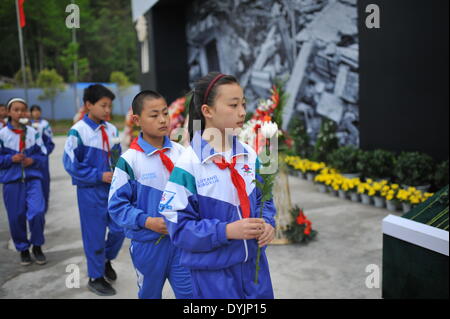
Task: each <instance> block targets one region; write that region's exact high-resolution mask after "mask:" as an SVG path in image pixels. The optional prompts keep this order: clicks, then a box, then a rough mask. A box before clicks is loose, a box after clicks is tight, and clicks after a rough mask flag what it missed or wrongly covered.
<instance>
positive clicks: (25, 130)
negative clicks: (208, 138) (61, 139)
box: [0, 98, 54, 265]
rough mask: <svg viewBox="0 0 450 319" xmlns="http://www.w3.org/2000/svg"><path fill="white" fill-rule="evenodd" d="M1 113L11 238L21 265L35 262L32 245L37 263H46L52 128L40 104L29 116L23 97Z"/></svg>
mask: <svg viewBox="0 0 450 319" xmlns="http://www.w3.org/2000/svg"><path fill="white" fill-rule="evenodd" d="M5 115H7V118H6V117H5ZM0 116H1V118H0V127H1V128H0V184H3V200H4V203H5V208H6V211H7V215H8V222H9V229H10V233H11V238H12V240H13V242H14V245H15V248H16V250H17V251H19V252H20V260H21V264H22V265H30V264H31V263H32V262H33V259H32V257H31V254H30V251H29V249H30V247H31V246H32V252H33V256H34V258H35V261H36V263H37V264H40V265H43V264H45V263H46V262H47V260H46V257H45V255H44V253H43V252H42V245H43V244H44V242H45V237H44V227H45V216H44V215H45V212H46V211H47V208H48V199H49V189H50V174H49V164H48V156H49V155H50V153H51V152H52V151H53V148H54V144H53V141H52V132H51V128H50V125H49V124H48V122H47V121H45V120H43V119H41V109H40V107H39V106H37V105H34V106H32V108H31V115H30V110H28V105H27V102H26V101H25V100H23V99H21V98H13V99H11V100H10V101H9V102H8V103H7V105H4V106H0ZM30 116H31V117H32V118H33V125H29V124H31V123H29V118H30ZM27 224H28V229H29V232H30V237H29V236H28V232H27Z"/></svg>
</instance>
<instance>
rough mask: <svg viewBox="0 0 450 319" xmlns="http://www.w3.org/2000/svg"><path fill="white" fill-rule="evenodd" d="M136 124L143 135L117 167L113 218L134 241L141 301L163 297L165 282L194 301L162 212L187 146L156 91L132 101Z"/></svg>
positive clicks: (111, 208)
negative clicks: (172, 134)
mask: <svg viewBox="0 0 450 319" xmlns="http://www.w3.org/2000/svg"><path fill="white" fill-rule="evenodd" d="M132 108H133V121H134V122H135V123H136V124H137V125H138V126H140V127H141V129H142V130H141V133H140V135H139V137H138V138H136V139H135V140H134V141H133V143H132V144H131V145H130V149H129V150H128V151H126V152H125V153H124V154H123V155H122V157H121V158H120V159H119V161H118V163H117V167H116V169H115V171H114V177H113V182H112V184H111V189H110V193H109V214H110V215H111V217H112V218H113V219H114V220H115V221H116V222H117V224H119V225H120V226H122V227H124V228H125V232H126V236H127V237H128V238H130V239H131V246H130V254H131V259H132V261H133V265H134V268H135V269H136V274H137V277H138V287H139V294H138V296H139V298H140V299H161V294H162V289H163V286H164V283H165V281H166V279H168V280H169V282H170V284H171V286H172V289H173V291H174V293H175V296H176V298H182V299H188V298H191V297H192V286H191V276H190V273H189V271H188V269H186V268H184V267H182V266H180V249H179V248H176V247H175V246H173V244H172V242H171V240H170V237H169V236H166V234H167V228H166V224H165V222H164V218H163V216H162V215H160V214H159V202H160V200H161V195H162V193H163V191H164V187H165V186H166V183H167V180H168V179H169V176H170V173H171V172H172V170H173V167H174V164H173V163H174V162H176V160H177V159H178V157H179V155H180V154H181V153H182V152H183V150H184V147H183V146H181V145H180V144H178V143H175V142H171V141H170V140H169V138H168V137H167V135H169V127H170V124H169V109H168V107H167V103H166V100H165V99H164V98H163V97H162V96H161V95H160V94H159V93H157V92H154V91H149V90H146V91H142V92H140V93H139V94H138V95H136V97H135V98H134V100H133V104H132Z"/></svg>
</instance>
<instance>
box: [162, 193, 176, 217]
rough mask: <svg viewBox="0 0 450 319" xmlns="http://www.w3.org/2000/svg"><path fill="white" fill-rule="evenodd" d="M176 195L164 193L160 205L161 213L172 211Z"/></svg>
mask: <svg viewBox="0 0 450 319" xmlns="http://www.w3.org/2000/svg"><path fill="white" fill-rule="evenodd" d="M175 195H176V193H174V192H170V191H164V193H163V194H162V196H161V201H160V203H159V211H160V212H162V211H164V210H166V209H167V210H172V205H170V203H171V202H172V200H173V199H174V198H175Z"/></svg>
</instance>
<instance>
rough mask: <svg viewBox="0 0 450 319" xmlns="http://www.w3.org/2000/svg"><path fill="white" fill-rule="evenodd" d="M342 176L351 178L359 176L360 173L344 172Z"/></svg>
mask: <svg viewBox="0 0 450 319" xmlns="http://www.w3.org/2000/svg"><path fill="white" fill-rule="evenodd" d="M342 176H344V177H345V178H349V179H352V178H358V177H361V173H344V174H342Z"/></svg>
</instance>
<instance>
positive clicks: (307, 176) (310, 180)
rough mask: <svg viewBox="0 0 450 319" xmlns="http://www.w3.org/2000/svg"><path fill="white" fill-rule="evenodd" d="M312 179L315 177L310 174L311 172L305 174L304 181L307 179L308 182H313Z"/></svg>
mask: <svg viewBox="0 0 450 319" xmlns="http://www.w3.org/2000/svg"><path fill="white" fill-rule="evenodd" d="M314 177H315V174H314V173H311V172H308V173H306V179H307V180H308V181H309V182H313V181H314Z"/></svg>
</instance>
